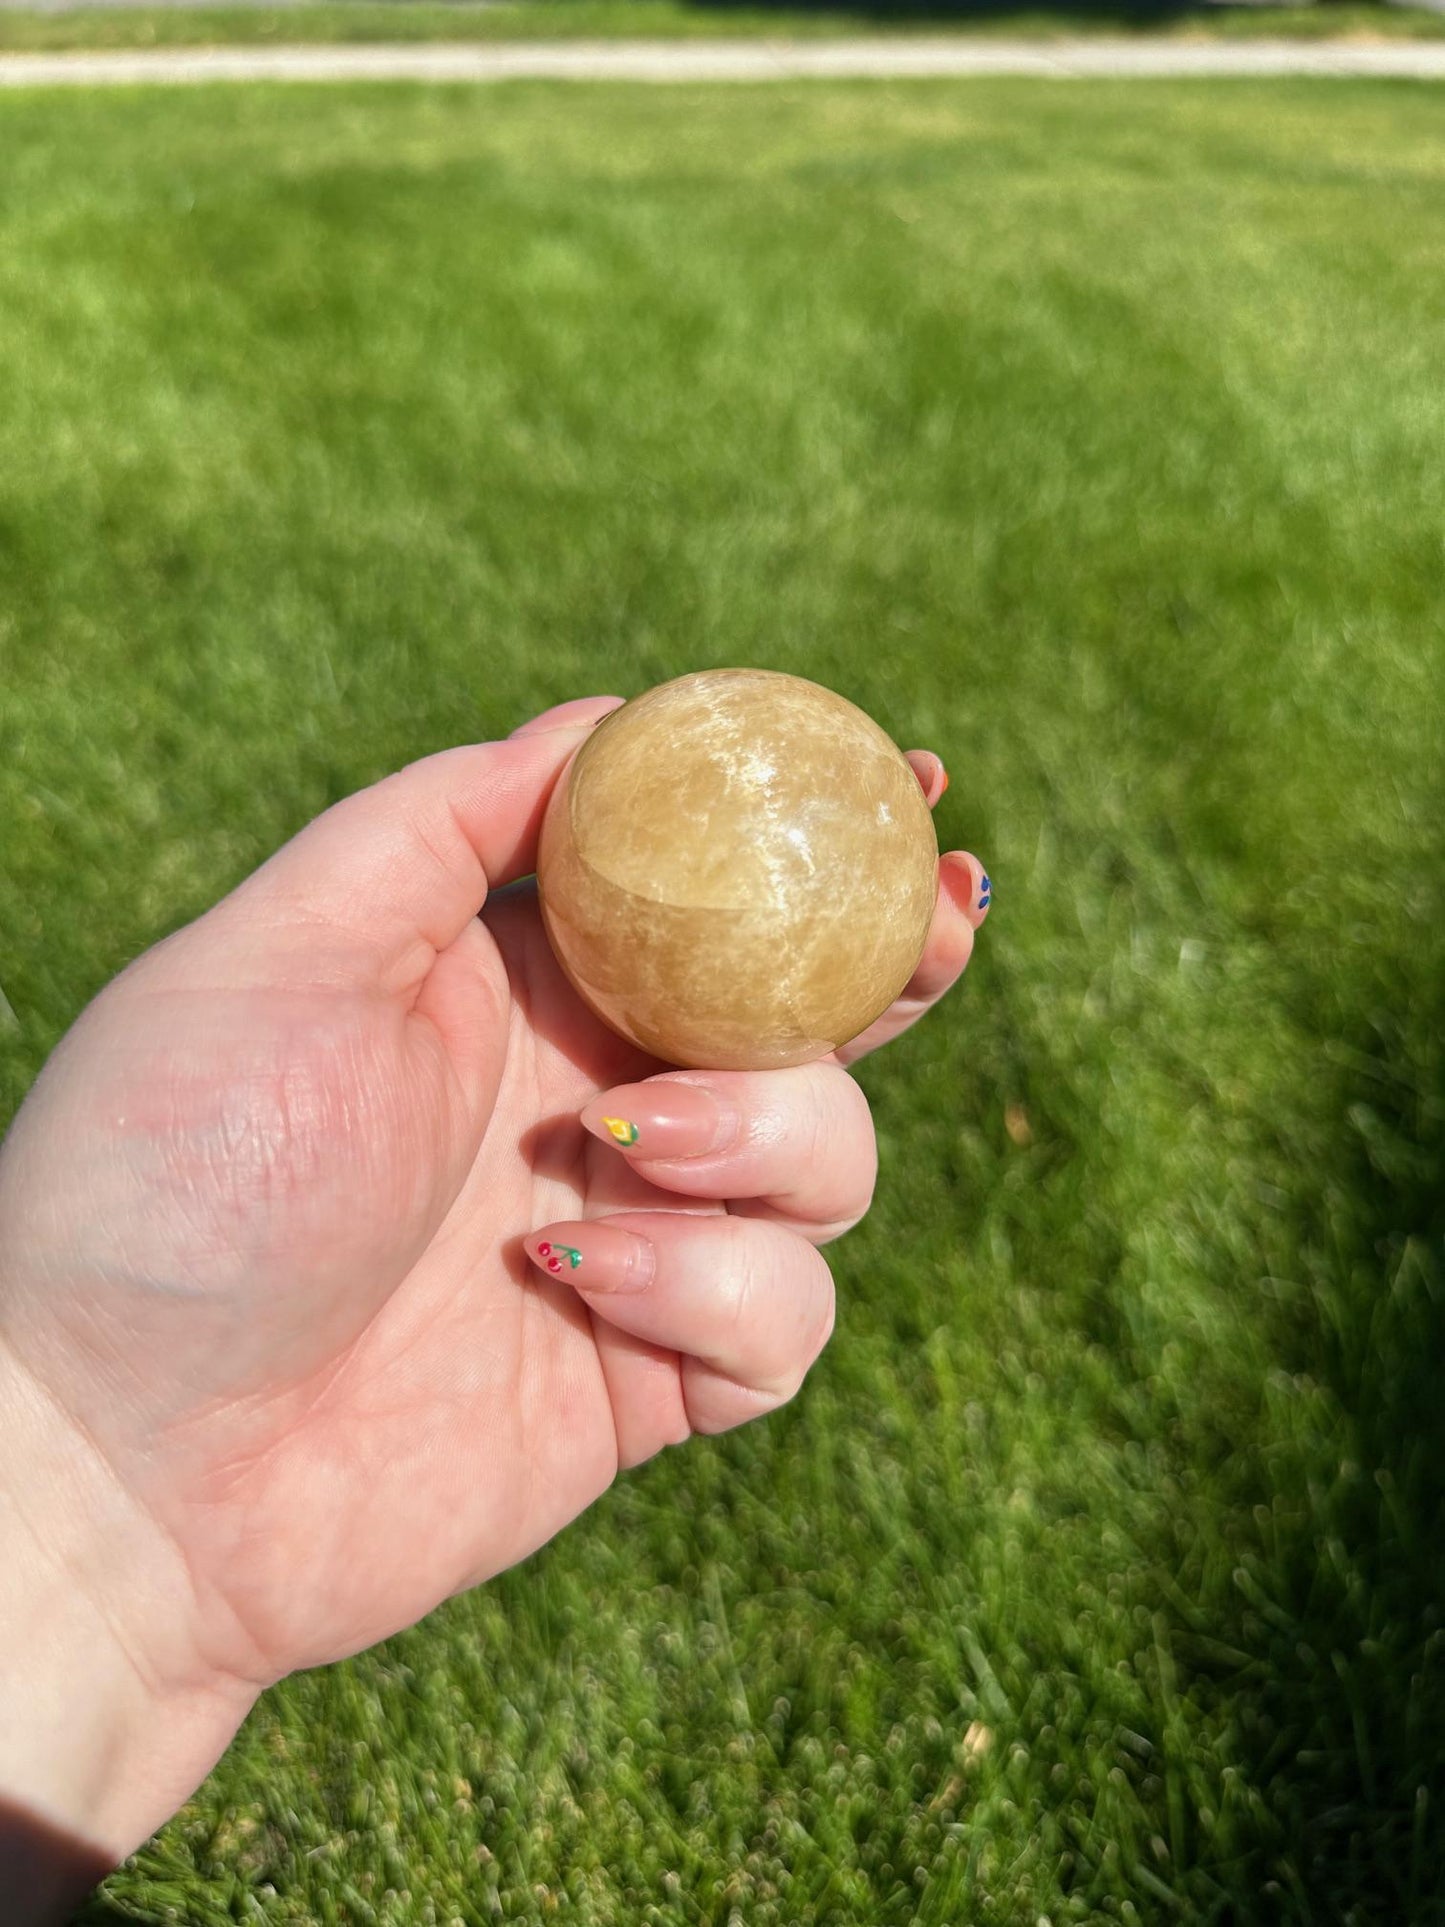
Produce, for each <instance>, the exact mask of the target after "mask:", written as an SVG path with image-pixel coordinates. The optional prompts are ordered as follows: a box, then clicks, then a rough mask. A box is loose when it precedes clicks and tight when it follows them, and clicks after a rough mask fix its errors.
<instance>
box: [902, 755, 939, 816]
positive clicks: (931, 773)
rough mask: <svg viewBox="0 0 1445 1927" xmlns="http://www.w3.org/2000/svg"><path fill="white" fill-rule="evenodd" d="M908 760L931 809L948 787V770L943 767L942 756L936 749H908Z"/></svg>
mask: <svg viewBox="0 0 1445 1927" xmlns="http://www.w3.org/2000/svg"><path fill="white" fill-rule="evenodd" d="M908 762H909V765H910V767H911V768H912V770H913V774H914V775H915V776H916V777H917V778H918V787H919V788H920V789H921V790H922V791H923V797H924V801H925V802H926V803H927V804H928V807H929V809H932V808H933V807H934V805H935V804H936V803H937V802H938V799H939V798H940V797H941V796H942V795H943V792H944V791H945V790H946V789H947V788H948V771H947V770H946V769H945V768H944V767H943V758H942V757H941V756H940V755H939V754H938V753H937V751H936V750H931V749H910V750H909V752H908Z"/></svg>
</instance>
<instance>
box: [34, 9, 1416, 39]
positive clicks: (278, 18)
mask: <svg viewBox="0 0 1445 1927" xmlns="http://www.w3.org/2000/svg"><path fill="white" fill-rule="evenodd" d="M918 32H924V33H929V34H949V35H953V34H968V35H978V34H983V35H999V34H1004V35H1009V36H1022V37H1024V38H1027V39H1050V38H1055V37H1058V36H1060V35H1070V34H1091V35H1092V34H1098V33H1116V34H1117V33H1123V34H1139V33H1142V34H1148V35H1151V36H1157V35H1161V34H1167V35H1173V36H1185V37H1189V38H1195V39H1199V38H1207V39H1210V40H1217V39H1245V38H1249V39H1253V38H1257V37H1259V36H1262V35H1264V36H1270V37H1275V36H1284V37H1287V38H1289V39H1297V40H1321V39H1338V38H1344V39H1356V40H1359V39H1366V40H1386V39H1387V40H1420V39H1424V40H1438V39H1442V38H1445V16H1442V15H1440V14H1438V13H1432V12H1428V11H1426V10H1425V9H1423V8H1415V7H1407V6H1400V7H1396V6H1384V5H1378V4H1371V0H1329V3H1328V4H1320V3H1319V0H1316V3H1315V4H1309V0H1306V4H1304V5H1299V6H1293V5H1280V6H1272V5H1271V6H1256V5H1250V4H1241V5H1236V6H1224V5H1221V6H1210V5H1197V4H1193V3H1192V0H1177V3H1176V0H1077V4H1069V0H1062V4H1059V3H1057V0H1056V3H1055V4H1052V5H1051V4H1048V0H1042V3H1041V4H1032V3H1031V0H1024V3H1023V4H1020V5H1017V6H1015V5H1012V4H1010V0H977V3H976V4H967V0H965V4H961V5H960V4H955V0H858V4H857V5H855V6H851V7H850V6H848V5H847V4H846V0H836V3H835V0H821V4H819V5H817V6H810V5H808V4H806V0H798V3H797V4H793V5H784V6H779V7H773V6H768V5H758V4H748V0H486V3H485V4H482V5H468V4H466V0H457V3H454V4H438V3H437V0H303V4H301V5H297V6H281V7H270V6H264V5H263V6H250V5H243V6H204V7H186V6H183V5H182V6H169V7H165V6H162V7H143V6H142V7H119V8H111V7H99V8H86V7H81V8H80V9H78V10H77V11H75V12H70V13H43V12H42V13H28V12H25V11H23V10H22V11H11V10H7V9H5V8H3V7H0V52H4V51H7V50H8V51H11V52H16V51H31V52H34V51H39V50H41V49H65V48H96V47H153V46H214V45H217V44H227V43H242V44H261V45H264V44H268V43H274V44H276V45H281V44H287V45H291V44H295V43H297V42H302V41H304V42H315V41H419V40H421V41H435V40H466V41H477V40H481V41H497V40H554V39H565V40H574V39H600V40H613V39H619V38H626V37H634V36H635V37H656V38H662V39H668V40H675V39H700V38H715V37H717V36H727V37H734V36H746V37H748V38H753V37H755V36H757V35H759V34H767V35H779V36H784V35H785V36H788V37H799V36H802V37H806V38H810V39H812V38H818V37H834V38H836V37H837V36H838V35H840V34H845V35H846V34H859V33H862V34H872V33H918Z"/></svg>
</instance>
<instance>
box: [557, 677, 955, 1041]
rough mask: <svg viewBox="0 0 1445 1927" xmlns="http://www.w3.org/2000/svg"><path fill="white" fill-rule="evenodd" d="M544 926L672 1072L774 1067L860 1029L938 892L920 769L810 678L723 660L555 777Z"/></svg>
mask: <svg viewBox="0 0 1445 1927" xmlns="http://www.w3.org/2000/svg"><path fill="white" fill-rule="evenodd" d="M537 883H538V890H539V894H540V898H541V905H542V919H543V922H544V924H545V925H546V930H547V935H548V937H549V938H550V940H551V943H552V948H553V949H554V950H555V952H556V954H557V959H558V961H559V963H560V964H561V966H562V968H563V970H564V971H565V972H566V974H567V977H568V978H569V980H570V981H571V983H572V984H573V985H574V987H575V988H576V990H577V992H578V994H579V995H580V996H581V997H582V999H583V1001H584V1002H585V1003H586V1004H587V1005H588V1006H589V1007H590V1008H591V1009H592V1010H593V1011H594V1012H595V1013H596V1015H597V1016H599V1017H600V1018H601V1019H602V1020H603V1022H604V1023H606V1024H609V1025H610V1026H611V1027H612V1029H613V1030H615V1031H618V1032H620V1033H621V1034H622V1036H624V1037H626V1038H629V1039H630V1040H631V1041H632V1042H633V1043H635V1044H638V1045H640V1046H641V1047H642V1049H643V1050H645V1051H648V1052H650V1053H651V1054H652V1055H653V1056H655V1057H660V1058H662V1059H663V1060H664V1061H665V1062H667V1063H669V1064H679V1065H689V1066H695V1067H699V1068H710V1069H716V1070H761V1069H771V1068H774V1067H777V1066H780V1065H784V1064H802V1063H806V1062H807V1061H808V1060H809V1059H811V1058H815V1057H821V1056H823V1055H824V1054H825V1053H826V1052H828V1051H830V1050H832V1049H833V1048H834V1047H835V1046H837V1045H839V1044H843V1043H846V1042H847V1041H848V1039H849V1038H851V1037H856V1036H857V1035H858V1033H859V1032H860V1031H863V1030H866V1029H867V1027H868V1025H869V1024H871V1023H872V1022H873V1020H874V1018H875V1017H877V1016H879V1015H880V1014H881V1013H882V1012H883V1011H885V1010H886V1009H887V1008H888V1006H889V1004H891V1003H892V1002H893V1000H894V998H895V997H896V996H897V995H898V993H899V992H900V991H901V990H902V988H903V986H904V985H905V984H906V983H907V982H908V979H909V978H910V977H911V976H912V974H913V971H914V969H915V967H916V966H917V963H918V960H919V957H920V956H921V954H922V951H923V945H924V940H925V938H926V937H927V935H928V926H929V922H930V920H931V918H932V915H933V905H934V898H935V896H936V894H937V888H938V843H937V840H936V838H935V836H934V832H933V819H932V816H931V814H930V812H929V808H928V804H927V802H926V800H925V798H924V795H923V791H922V789H921V788H920V787H919V783H918V778H917V777H916V776H915V775H914V773H913V771H912V769H911V768H910V767H909V765H908V763H907V762H906V761H905V760H904V758H903V756H902V755H901V754H900V753H899V751H898V750H897V749H896V748H895V747H894V745H893V743H892V742H891V741H890V740H889V738H888V737H887V736H886V735H885V734H884V732H883V731H882V730H881V729H880V728H879V727H878V725H877V724H876V723H875V722H874V721H873V720H872V719H871V718H870V717H868V716H865V715H864V714H863V712H862V710H860V709H855V708H854V706H853V704H852V703H850V702H847V701H845V699H844V698H843V697H842V696H838V695H835V694H834V693H833V691H832V690H830V689H824V688H822V687H820V685H819V684H817V683H814V682H805V681H804V680H803V679H802V678H801V677H798V676H782V675H776V674H774V673H772V672H771V671H767V670H761V669H712V670H703V671H702V672H700V673H699V674H697V675H692V676H681V677H679V678H678V679H677V681H676V682H668V683H663V684H661V685H660V686H659V687H658V688H656V689H650V690H648V691H647V693H646V694H645V695H642V696H638V697H636V698H635V699H634V700H633V701H632V702H630V703H626V704H624V705H623V707H622V708H621V709H618V710H614V711H613V713H612V714H611V715H610V716H608V717H606V718H605V719H604V720H603V721H602V722H601V723H600V724H599V725H598V727H597V728H596V729H595V730H594V731H593V732H592V734H591V735H590V736H589V737H588V738H587V740H586V742H585V743H584V744H583V745H582V747H581V748H580V749H579V750H578V751H577V753H576V754H575V756H574V757H573V758H572V760H571V762H570V763H569V764H568V766H567V768H566V769H565V770H564V771H563V773H562V776H561V778H560V779H559V781H558V783H557V787H556V790H555V791H554V793H553V795H552V799H551V802H550V803H549V805H548V808H547V813H546V816H545V818H544V820H543V824H542V838H541V847H540V851H539V855H538V862H537Z"/></svg>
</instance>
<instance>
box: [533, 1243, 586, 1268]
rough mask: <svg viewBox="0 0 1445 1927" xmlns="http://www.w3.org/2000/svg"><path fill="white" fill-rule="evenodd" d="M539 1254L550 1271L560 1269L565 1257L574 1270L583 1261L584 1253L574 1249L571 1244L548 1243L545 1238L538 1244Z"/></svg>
mask: <svg viewBox="0 0 1445 1927" xmlns="http://www.w3.org/2000/svg"><path fill="white" fill-rule="evenodd" d="M537 1256H538V1257H539V1258H541V1259H542V1260H544V1262H545V1263H546V1266H547V1269H548V1271H560V1270H561V1269H562V1260H563V1259H564V1258H565V1259H566V1260H567V1262H568V1264H569V1265H571V1267H572V1269H573V1270H574V1271H575V1270H576V1269H577V1267H578V1265H580V1264H581V1262H582V1253H581V1252H580V1251H574V1250H573V1248H572V1246H571V1245H553V1244H548V1242H547V1240H546V1239H545V1238H544V1239H543V1240H542V1242H541V1244H539V1245H538V1246H537Z"/></svg>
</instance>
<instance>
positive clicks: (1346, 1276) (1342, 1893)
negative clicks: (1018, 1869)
mask: <svg viewBox="0 0 1445 1927" xmlns="http://www.w3.org/2000/svg"><path fill="white" fill-rule="evenodd" d="M1437 961H1438V959H1436V958H1433V957H1431V956H1430V955H1429V954H1428V945H1427V941H1426V940H1423V939H1422V942H1421V944H1420V947H1419V952H1418V954H1417V955H1416V956H1415V957H1412V958H1411V959H1409V960H1408V962H1406V961H1404V960H1398V959H1397V962H1396V966H1395V968H1394V969H1393V971H1392V976H1393V979H1394V980H1393V981H1388V980H1387V981H1385V982H1383V983H1380V985H1379V988H1380V989H1381V990H1382V991H1383V992H1384V993H1385V994H1384V995H1382V996H1381V997H1380V1000H1379V1004H1378V1006H1377V1007H1376V1008H1373V1009H1371V1010H1369V1011H1368V1012H1365V1011H1362V1010H1358V1009H1357V1010H1354V1011H1346V1010H1343V1009H1342V1008H1341V1007H1340V1000H1339V992H1338V990H1337V989H1336V990H1334V991H1333V992H1332V991H1331V989H1330V987H1329V986H1328V984H1327V983H1326V982H1325V981H1324V980H1322V979H1317V980H1316V983H1315V986H1314V990H1313V993H1312V995H1313V998H1314V1003H1315V1007H1314V1008H1312V1009H1309V1010H1307V1011H1305V1012H1302V1013H1301V1016H1302V1018H1303V1020H1304V1021H1305V1022H1307V1023H1308V1024H1309V1025H1310V1028H1311V1031H1312V1034H1314V1035H1315V1036H1317V1037H1320V1038H1322V1039H1324V1038H1332V1039H1334V1043H1333V1045H1332V1047H1331V1050H1330V1055H1331V1056H1332V1058H1333V1060H1334V1062H1335V1063H1336V1065H1337V1066H1340V1067H1341V1068H1340V1069H1339V1071H1338V1087H1337V1107H1336V1111H1335V1115H1336V1117H1337V1120H1338V1128H1337V1130H1336V1132H1335V1143H1336V1151H1337V1155H1336V1157H1335V1158H1334V1159H1333V1160H1330V1161H1327V1163H1326V1168H1324V1169H1322V1170H1319V1171H1317V1172H1315V1173H1314V1174H1313V1176H1312V1178H1311V1180H1310V1181H1309V1183H1308V1191H1307V1192H1306V1191H1305V1187H1304V1186H1303V1185H1302V1195H1305V1196H1306V1197H1307V1200H1308V1210H1307V1212H1306V1216H1305V1219H1304V1222H1302V1223H1300V1224H1299V1225H1298V1231H1299V1244H1298V1249H1299V1251H1300V1253H1301V1254H1302V1277H1301V1279H1300V1283H1301V1285H1302V1287H1303V1289H1302V1292H1301V1297H1300V1303H1299V1306H1298V1308H1297V1311H1296V1314H1295V1317H1294V1320H1293V1323H1292V1328H1291V1329H1288V1330H1287V1331H1286V1333H1285V1334H1284V1336H1283V1340H1282V1344H1281V1346H1280V1349H1279V1352H1278V1354H1277V1355H1278V1356H1279V1361H1280V1365H1281V1366H1282V1368H1283V1371H1284V1372H1285V1373H1286V1374H1288V1380H1287V1381H1284V1382H1282V1385H1281V1388H1280V1389H1281V1391H1282V1395H1283V1396H1284V1397H1285V1398H1290V1397H1292V1396H1294V1391H1292V1390H1291V1388H1295V1389H1296V1390H1298V1391H1299V1392H1300V1393H1301V1394H1302V1395H1303V1396H1304V1397H1306V1398H1310V1397H1314V1398H1316V1399H1318V1398H1319V1397H1320V1392H1321V1391H1323V1394H1324V1397H1323V1400H1322V1402H1321V1403H1320V1405H1319V1407H1318V1409H1319V1410H1320V1411H1321V1412H1322V1413H1324V1414H1327V1415H1329V1423H1328V1425H1327V1427H1325V1428H1322V1431H1321V1435H1320V1436H1318V1437H1314V1438H1310V1437H1309V1436H1306V1437H1305V1438H1304V1439H1302V1440H1301V1439H1299V1438H1298V1437H1297V1438H1296V1440H1295V1442H1294V1444H1293V1445H1292V1446H1291V1445H1288V1444H1286V1445H1285V1449H1284V1452H1283V1453H1282V1454H1280V1455H1279V1456H1278V1457H1275V1456H1274V1452H1275V1448H1276V1446H1277V1445H1279V1444H1280V1443H1281V1441H1280V1440H1278V1439H1274V1440H1272V1439H1271V1438H1270V1437H1268V1436H1266V1437H1265V1438H1264V1439H1263V1441H1262V1447H1263V1459H1262V1467H1263V1471H1264V1479H1263V1484H1264V1486H1265V1490H1264V1491H1262V1492H1257V1493H1256V1497H1257V1498H1259V1499H1261V1500H1263V1501H1265V1502H1267V1503H1268V1504H1269V1505H1270V1513H1269V1516H1268V1519H1267V1520H1263V1521H1262V1523H1261V1539H1260V1545H1259V1550H1258V1553H1257V1556H1255V1557H1253V1558H1250V1559H1247V1560H1246V1561H1245V1562H1244V1563H1243V1564H1242V1566H1241V1567H1240V1569H1239V1570H1238V1571H1237V1572H1236V1574H1235V1584H1236V1588H1237V1593H1236V1599H1237V1609H1236V1613H1235V1616H1234V1621H1233V1624H1232V1625H1231V1624H1226V1625H1225V1626H1223V1627H1222V1628H1221V1632H1222V1634H1223V1637H1224V1639H1225V1640H1226V1641H1228V1642H1230V1643H1231V1644H1232V1645H1233V1646H1234V1647H1235V1648H1236V1649H1237V1650H1238V1652H1239V1653H1241V1654H1247V1655H1249V1656H1250V1660H1251V1662H1252V1663H1251V1665H1250V1668H1249V1670H1248V1672H1247V1674H1246V1675H1245V1676H1244V1677H1240V1676H1238V1675H1236V1677H1235V1678H1234V1679H1233V1680H1228V1681H1226V1680H1224V1679H1220V1678H1219V1677H1218V1676H1216V1677H1215V1679H1214V1680H1213V1681H1206V1679H1204V1678H1202V1677H1201V1676H1200V1675H1199V1674H1198V1673H1197V1672H1196V1673H1195V1677H1194V1679H1193V1681H1192V1682H1191V1691H1193V1692H1194V1693H1195V1694H1196V1696H1197V1697H1199V1698H1201V1699H1203V1698H1206V1697H1209V1696H1212V1697H1213V1699H1214V1702H1215V1704H1216V1706H1217V1707H1218V1708H1219V1710H1220V1712H1221V1714H1222V1715H1223V1716H1224V1718H1225V1719H1226V1720H1227V1721H1228V1723H1229V1725H1230V1726H1231V1728H1232V1730H1233V1735H1234V1745H1235V1750H1236V1758H1237V1760H1238V1762H1239V1765H1240V1767H1241V1769H1242V1771H1243V1774H1244V1776H1245V1777H1246V1779H1247V1780H1248V1781H1249V1782H1250V1783H1251V1785H1252V1787H1253V1788H1254V1790H1255V1794H1256V1795H1257V1797H1258V1801H1259V1803H1260V1804H1259V1805H1257V1807H1256V1817H1255V1823H1254V1826H1253V1828H1252V1829H1250V1831H1252V1832H1253V1833H1254V1834H1255V1837H1256V1838H1257V1840H1258V1843H1259V1848H1260V1852H1259V1854H1258V1859H1257V1865H1256V1867H1255V1869H1254V1872H1255V1874H1256V1875H1257V1876H1258V1884H1257V1885H1256V1887H1255V1892H1256V1893H1257V1895H1258V1912H1257V1913H1248V1914H1244V1913H1240V1912H1238V1911H1234V1910H1230V1911H1228V1912H1225V1913H1224V1914H1223V1915H1222V1916H1221V1917H1222V1918H1225V1919H1229V1920H1235V1919H1244V1918H1250V1919H1254V1918H1270V1919H1276V1918H1287V1919H1291V1920H1302V1921H1310V1922H1314V1921H1319V1922H1342V1923H1347V1927H1363V1924H1364V1923H1367V1922H1368V1923H1375V1922H1381V1923H1383V1922H1390V1923H1402V1922H1412V1923H1424V1922H1427V1921H1428V1922H1441V1921H1445V1826H1442V1820H1445V1630H1442V1628H1445V1267H1442V1264H1441V1251H1442V1242H1445V1044H1442V1039H1445V987H1442V983H1441V981H1440V978H1439V975H1438V973H1435V972H1433V971H1432V966H1433V965H1434V964H1435V963H1436V962H1437ZM1266 1429H1267V1430H1268V1428H1266ZM1255 1465H1256V1469H1258V1468H1259V1467H1260V1465H1261V1461H1260V1460H1258V1459H1257V1460H1256V1461H1255ZM1187 1643H1188V1642H1187V1638H1186V1640H1185V1641H1184V1644H1185V1646H1187ZM1200 1846H1201V1848H1204V1843H1202V1842H1201V1843H1200ZM1253 1857H1254V1856H1251V1858H1253ZM1200 1858H1201V1860H1207V1848H1204V1850H1203V1851H1202V1852H1201V1856H1200ZM1228 1886H1229V1889H1230V1891H1231V1892H1232V1894H1233V1895H1234V1896H1236V1897H1238V1896H1240V1894H1241V1891H1242V1889H1241V1884H1240V1882H1239V1880H1238V1877H1237V1874H1236V1877H1235V1878H1233V1879H1231V1880H1229V1882H1228Z"/></svg>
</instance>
